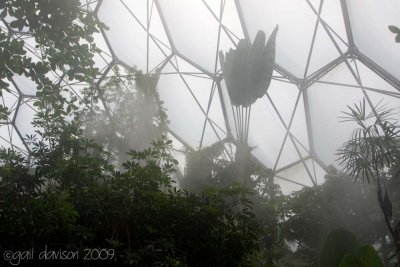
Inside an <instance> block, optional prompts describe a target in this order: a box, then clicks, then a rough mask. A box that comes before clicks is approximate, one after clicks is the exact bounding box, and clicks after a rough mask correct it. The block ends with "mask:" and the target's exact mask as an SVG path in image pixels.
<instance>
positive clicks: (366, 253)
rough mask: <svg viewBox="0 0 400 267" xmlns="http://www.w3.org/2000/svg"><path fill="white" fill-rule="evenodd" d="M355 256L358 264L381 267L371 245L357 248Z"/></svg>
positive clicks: (381, 264)
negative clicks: (358, 261)
mask: <svg viewBox="0 0 400 267" xmlns="http://www.w3.org/2000/svg"><path fill="white" fill-rule="evenodd" d="M355 256H356V257H357V259H359V260H360V262H362V263H364V264H365V266H366V267H383V263H382V260H381V259H380V258H379V256H378V253H377V252H376V250H375V249H374V247H373V246H371V245H365V246H359V247H358V248H357V251H356V253H355ZM340 266H341V265H340Z"/></svg>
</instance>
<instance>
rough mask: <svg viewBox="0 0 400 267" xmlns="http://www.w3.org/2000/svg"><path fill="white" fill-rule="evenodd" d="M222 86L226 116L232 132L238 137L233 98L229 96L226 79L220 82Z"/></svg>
mask: <svg viewBox="0 0 400 267" xmlns="http://www.w3.org/2000/svg"><path fill="white" fill-rule="evenodd" d="M220 86H221V91H222V102H223V103H224V105H225V111H226V116H227V118H228V125H229V127H230V130H231V134H232V135H233V137H234V138H236V139H237V138H238V136H237V135H236V131H235V120H234V116H233V108H232V104H231V100H230V98H229V93H228V90H227V89H226V84H225V81H224V80H222V81H221V82H220Z"/></svg>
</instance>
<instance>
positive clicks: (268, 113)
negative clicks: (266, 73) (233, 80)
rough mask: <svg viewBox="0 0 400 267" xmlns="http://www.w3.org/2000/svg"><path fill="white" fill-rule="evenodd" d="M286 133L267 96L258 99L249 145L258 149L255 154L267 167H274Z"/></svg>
mask: <svg viewBox="0 0 400 267" xmlns="http://www.w3.org/2000/svg"><path fill="white" fill-rule="evenodd" d="M231 127H232V126H231ZM285 133H286V131H285V129H284V127H283V125H282V123H281V121H280V120H279V118H278V115H277V114H276V112H275V111H274V110H273V108H272V107H271V104H270V103H269V102H268V101H267V100H266V96H264V97H263V98H262V99H258V100H257V101H256V102H255V103H254V104H253V105H252V108H251V117H250V129H249V145H250V146H255V147H256V148H255V149H254V151H253V154H254V155H255V156H256V157H257V158H258V159H259V160H260V161H261V162H262V163H264V164H265V165H266V166H268V167H273V166H274V164H275V162H276V159H277V157H278V154H279V151H280V149H281V146H282V143H283V139H284V136H285Z"/></svg>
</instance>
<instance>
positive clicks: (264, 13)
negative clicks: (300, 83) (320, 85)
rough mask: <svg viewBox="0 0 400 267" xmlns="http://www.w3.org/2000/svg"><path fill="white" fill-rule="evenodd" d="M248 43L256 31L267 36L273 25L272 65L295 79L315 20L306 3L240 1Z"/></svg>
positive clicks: (300, 73)
mask: <svg viewBox="0 0 400 267" xmlns="http://www.w3.org/2000/svg"><path fill="white" fill-rule="evenodd" d="M238 2H239V3H240V6H241V8H242V11H243V17H244V22H245V25H246V26H247V30H248V32H249V35H250V38H251V40H253V39H254V37H255V36H256V33H257V31H258V30H263V31H264V32H265V33H266V34H267V36H269V35H270V34H271V32H272V31H273V29H274V28H275V26H276V25H277V24H279V32H278V35H277V38H276V62H277V63H278V64H279V65H281V66H282V67H284V68H285V69H287V70H288V71H289V72H291V73H293V74H294V75H296V76H298V77H303V75H304V69H305V66H306V62H307V58H308V54H309V50H310V46H311V40H312V37H313V32H314V28H315V22H316V20H317V16H316V15H315V14H314V13H313V11H312V9H311V8H310V6H309V5H308V4H307V2H306V1H299V0H280V1H272V0H269V1H266V0H240V1H238Z"/></svg>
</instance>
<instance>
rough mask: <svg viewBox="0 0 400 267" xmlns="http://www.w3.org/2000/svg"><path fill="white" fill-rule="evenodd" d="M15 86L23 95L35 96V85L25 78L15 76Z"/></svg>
mask: <svg viewBox="0 0 400 267" xmlns="http://www.w3.org/2000/svg"><path fill="white" fill-rule="evenodd" d="M13 80H14V82H15V84H16V85H17V87H18V89H19V90H20V91H21V93H22V94H23V95H28V96H35V95H36V91H37V89H36V87H37V85H36V83H35V82H33V81H32V80H31V79H29V78H27V77H26V76H20V75H16V76H14V77H13Z"/></svg>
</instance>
